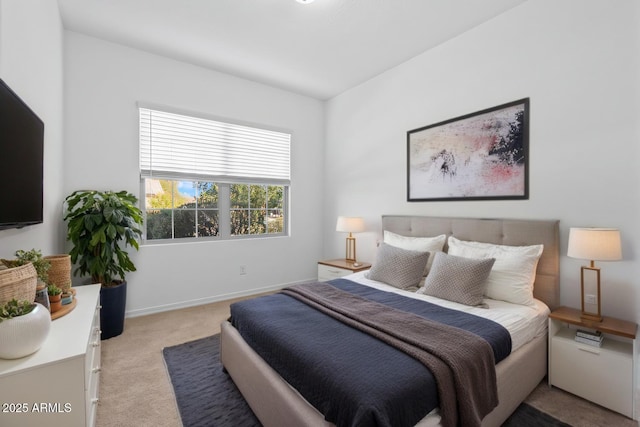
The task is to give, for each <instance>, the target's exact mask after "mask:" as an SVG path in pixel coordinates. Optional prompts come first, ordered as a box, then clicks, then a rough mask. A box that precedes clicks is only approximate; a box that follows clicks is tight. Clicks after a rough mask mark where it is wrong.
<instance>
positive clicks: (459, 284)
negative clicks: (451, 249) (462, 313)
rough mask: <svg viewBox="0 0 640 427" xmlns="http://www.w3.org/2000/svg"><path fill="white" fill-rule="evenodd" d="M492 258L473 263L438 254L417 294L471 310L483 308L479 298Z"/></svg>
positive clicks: (467, 259)
mask: <svg viewBox="0 0 640 427" xmlns="http://www.w3.org/2000/svg"><path fill="white" fill-rule="evenodd" d="M494 262H495V258H485V259H473V258H464V257H459V256H455V255H449V254H446V253H444V252H437V253H436V256H435V258H434V260H433V264H432V265H431V271H430V272H429V275H428V276H427V280H426V281H425V284H424V287H423V288H420V290H419V291H418V293H421V294H425V295H431V296H433V297H438V298H442V299H446V300H449V301H454V302H459V303H461V304H466V305H472V306H481V307H482V306H484V307H486V304H484V303H483V301H482V296H483V294H484V291H485V289H486V288H487V277H489V273H491V267H493V263H494Z"/></svg>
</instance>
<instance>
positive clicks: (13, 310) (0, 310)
mask: <svg viewBox="0 0 640 427" xmlns="http://www.w3.org/2000/svg"><path fill="white" fill-rule="evenodd" d="M34 308H36V305H35V304H34V303H33V302H30V301H26V300H21V301H18V300H16V299H15V298H14V299H12V300H11V301H9V302H8V303H6V304H5V305H2V306H0V322H2V321H3V320H8V319H11V318H14V317H18V316H24V315H25V314H29V313H31V312H32V311H33V309H34Z"/></svg>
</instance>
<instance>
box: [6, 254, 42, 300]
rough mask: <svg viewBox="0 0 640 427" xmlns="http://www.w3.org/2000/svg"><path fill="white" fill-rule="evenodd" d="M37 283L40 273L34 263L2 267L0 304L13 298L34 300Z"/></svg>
mask: <svg viewBox="0 0 640 427" xmlns="http://www.w3.org/2000/svg"><path fill="white" fill-rule="evenodd" d="M37 285H38V275H37V273H36V269H35V268H34V267H33V264H32V263H28V264H25V265H21V266H19V267H14V268H6V269H0V304H6V303H7V302H9V301H11V300H12V299H17V300H25V301H33V300H34V299H35V297H36V287H37Z"/></svg>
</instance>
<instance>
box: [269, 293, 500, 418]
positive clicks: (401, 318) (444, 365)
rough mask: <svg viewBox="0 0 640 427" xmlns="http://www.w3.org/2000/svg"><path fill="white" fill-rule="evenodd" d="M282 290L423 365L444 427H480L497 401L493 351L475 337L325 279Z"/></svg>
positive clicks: (482, 340) (480, 339)
mask: <svg viewBox="0 0 640 427" xmlns="http://www.w3.org/2000/svg"><path fill="white" fill-rule="evenodd" d="M282 292H283V293H285V294H287V295H289V296H292V297H294V298H296V299H298V300H300V301H302V302H304V303H305V304H308V305H310V306H312V307H314V308H315V309H317V310H319V311H321V312H323V313H325V314H327V315H329V316H331V317H334V318H336V319H338V320H340V321H342V322H343V323H345V324H348V325H349V326H352V327H354V328H356V329H359V330H361V331H363V332H366V333H368V334H370V335H372V336H374V337H376V338H378V339H380V340H381V341H383V342H385V343H387V344H389V345H392V346H394V347H396V348H397V349H399V350H401V351H404V352H405V353H407V354H409V355H410V356H412V357H414V358H415V359H417V360H419V361H420V362H421V363H423V364H424V365H425V366H426V367H427V368H429V370H430V371H431V372H432V374H433V375H434V377H435V379H436V382H437V384H438V393H439V401H440V414H441V417H442V425H443V426H445V427H455V426H458V425H461V426H465V427H466V426H480V424H481V422H482V419H483V418H484V417H485V415H487V414H488V413H489V412H491V410H493V408H495V407H496V406H497V405H498V392H497V383H496V370H495V362H494V357H493V351H492V349H491V346H490V345H489V344H488V343H487V342H486V341H485V340H484V339H482V338H480V337H478V336H477V335H475V334H472V333H470V332H467V331H464V330H462V329H459V328H455V327H452V326H448V325H444V324H441V323H438V322H434V321H431V320H428V319H425V318H423V317H421V316H418V315H415V314H412V313H407V312H404V311H401V310H397V309H395V308H392V307H388V306H385V305H383V304H379V303H377V302H374V301H370V300H368V299H366V298H362V297H360V296H356V295H353V294H350V293H348V292H344V291H342V290H340V289H337V288H335V287H333V286H331V285H330V284H327V283H308V284H303V285H296V286H292V287H289V288H286V289H284V290H283V291H282Z"/></svg>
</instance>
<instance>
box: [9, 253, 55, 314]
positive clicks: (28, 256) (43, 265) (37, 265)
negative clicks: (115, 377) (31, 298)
mask: <svg viewBox="0 0 640 427" xmlns="http://www.w3.org/2000/svg"><path fill="white" fill-rule="evenodd" d="M15 256H16V259H12V260H7V259H3V260H1V261H2V264H4V265H5V266H7V267H9V268H16V267H20V266H24V265H27V264H29V263H31V264H32V265H33V268H34V269H35V271H36V276H37V280H36V289H35V300H36V302H39V303H40V304H42V305H44V306H45V307H46V308H47V310H49V299H48V297H47V291H46V288H47V285H48V283H49V282H48V280H49V279H48V271H49V268H50V267H51V263H50V262H49V260H48V259H46V258H45V257H43V256H42V252H41V251H39V250H37V249H31V250H30V251H25V250H22V249H19V250H17V251H16V252H15Z"/></svg>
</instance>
